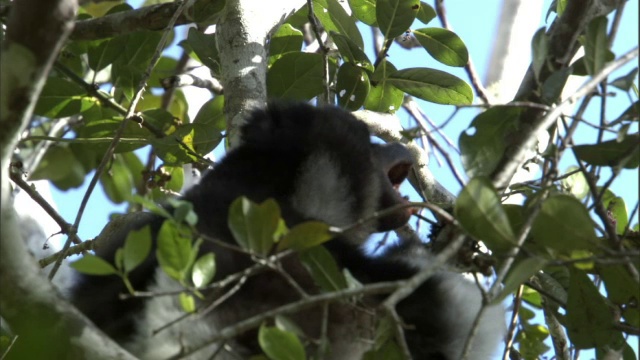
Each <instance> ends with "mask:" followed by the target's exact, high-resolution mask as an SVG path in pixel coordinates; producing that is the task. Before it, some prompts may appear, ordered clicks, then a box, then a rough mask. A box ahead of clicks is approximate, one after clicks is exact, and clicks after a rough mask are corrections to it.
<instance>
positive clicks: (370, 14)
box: [349, 0, 378, 27]
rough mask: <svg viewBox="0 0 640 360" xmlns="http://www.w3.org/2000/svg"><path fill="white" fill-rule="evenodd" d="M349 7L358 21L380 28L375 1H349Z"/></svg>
mask: <svg viewBox="0 0 640 360" xmlns="http://www.w3.org/2000/svg"><path fill="white" fill-rule="evenodd" d="M349 6H350V7H351V11H352V12H353V16H355V18H356V19H358V20H360V21H362V22H363V23H365V24H367V25H369V26H376V27H377V26H378V23H377V22H376V1H375V0H349Z"/></svg>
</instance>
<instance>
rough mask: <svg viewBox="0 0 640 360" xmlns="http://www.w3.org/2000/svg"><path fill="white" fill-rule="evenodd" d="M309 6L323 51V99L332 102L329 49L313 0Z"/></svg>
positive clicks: (314, 31) (314, 29)
mask: <svg viewBox="0 0 640 360" xmlns="http://www.w3.org/2000/svg"><path fill="white" fill-rule="evenodd" d="M307 7H308V8H309V13H308V14H307V18H308V19H309V22H311V29H312V30H313V34H314V35H315V37H316V41H317V42H318V48H319V49H320V52H321V53H322V80H323V82H324V94H323V95H324V99H323V100H324V103H325V104H331V103H332V102H331V89H330V88H329V57H328V53H329V51H328V49H327V48H326V46H324V43H323V41H322V35H321V34H320V22H319V21H318V18H316V14H315V13H314V10H313V0H307Z"/></svg>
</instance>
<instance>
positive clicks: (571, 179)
mask: <svg viewBox="0 0 640 360" xmlns="http://www.w3.org/2000/svg"><path fill="white" fill-rule="evenodd" d="M578 169H580V168H579V167H577V166H570V167H568V168H567V170H566V171H565V174H568V173H570V172H574V171H576V170H578ZM561 184H562V187H563V188H564V189H566V191H568V192H569V193H570V194H571V195H573V196H575V197H576V198H577V199H579V200H582V199H584V198H585V197H586V196H587V195H588V194H589V184H587V178H586V177H585V176H584V174H583V173H582V172H581V171H578V172H576V173H575V174H572V175H570V176H568V177H566V178H564V179H562V180H561Z"/></svg>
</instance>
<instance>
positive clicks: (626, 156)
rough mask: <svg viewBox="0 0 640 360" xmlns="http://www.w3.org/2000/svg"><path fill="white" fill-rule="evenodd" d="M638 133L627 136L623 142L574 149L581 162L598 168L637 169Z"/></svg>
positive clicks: (639, 154) (639, 155)
mask: <svg viewBox="0 0 640 360" xmlns="http://www.w3.org/2000/svg"><path fill="white" fill-rule="evenodd" d="M639 144H640V135H638V133H636V134H632V135H627V137H625V139H624V140H623V141H622V142H618V141H617V140H609V141H604V142H601V143H599V144H593V145H577V146H574V147H573V151H575V153H576V155H577V156H578V158H580V160H582V161H584V162H587V163H588V164H591V165H596V166H620V163H621V162H622V161H624V164H623V165H622V166H623V167H624V168H625V169H636V168H638V166H639V165H640V153H639V152H638V146H639Z"/></svg>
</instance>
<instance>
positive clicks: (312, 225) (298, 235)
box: [278, 221, 333, 250]
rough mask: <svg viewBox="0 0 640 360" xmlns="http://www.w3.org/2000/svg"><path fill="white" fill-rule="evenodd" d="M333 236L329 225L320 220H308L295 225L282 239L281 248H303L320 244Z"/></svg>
mask: <svg viewBox="0 0 640 360" xmlns="http://www.w3.org/2000/svg"><path fill="white" fill-rule="evenodd" d="M332 237H333V234H331V232H329V225H327V224H325V223H323V222H320V221H307V222H303V223H302V224H298V225H296V226H294V227H293V228H292V229H291V230H289V232H288V233H287V234H286V235H285V236H284V237H283V238H282V240H280V243H279V244H278V249H279V250H284V249H295V250H302V249H306V248H310V247H312V246H316V245H320V244H322V243H324V242H326V241H328V240H329V239H331V238H332Z"/></svg>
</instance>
